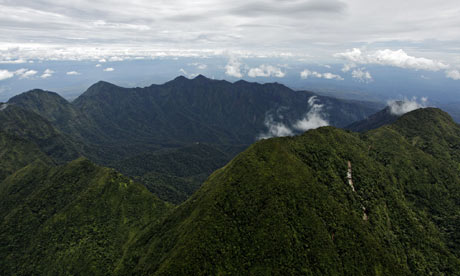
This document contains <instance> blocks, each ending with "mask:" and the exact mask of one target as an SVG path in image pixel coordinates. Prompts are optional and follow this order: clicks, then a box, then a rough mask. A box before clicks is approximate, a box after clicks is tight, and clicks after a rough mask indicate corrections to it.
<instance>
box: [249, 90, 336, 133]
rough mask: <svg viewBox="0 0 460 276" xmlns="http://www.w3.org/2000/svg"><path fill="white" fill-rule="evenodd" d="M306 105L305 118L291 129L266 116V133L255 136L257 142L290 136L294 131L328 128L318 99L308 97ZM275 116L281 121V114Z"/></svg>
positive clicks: (270, 116)
mask: <svg viewBox="0 0 460 276" xmlns="http://www.w3.org/2000/svg"><path fill="white" fill-rule="evenodd" d="M308 105H309V110H308V112H307V113H306V114H305V116H304V117H303V118H301V119H299V120H297V121H296V122H295V123H294V124H293V125H292V126H291V127H289V126H287V125H286V124H284V123H281V122H275V120H274V118H273V115H272V114H268V115H266V116H265V121H264V125H265V126H266V127H267V128H268V131H267V132H266V133H262V134H260V135H259V136H257V140H260V139H268V138H272V137H284V136H292V135H294V134H295V132H294V130H297V131H302V132H303V131H307V130H310V129H316V128H318V127H322V126H328V125H329V122H328V121H327V119H325V118H324V116H323V107H324V105H322V104H319V103H318V98H317V97H316V96H312V97H310V98H309V99H308ZM279 111H281V110H278V112H279ZM278 112H277V113H278ZM277 116H278V118H279V119H283V116H282V115H281V114H279V113H278V114H277Z"/></svg>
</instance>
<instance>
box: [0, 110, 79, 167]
mask: <svg viewBox="0 0 460 276" xmlns="http://www.w3.org/2000/svg"><path fill="white" fill-rule="evenodd" d="M0 135H2V136H3V137H9V138H4V139H9V140H16V141H17V142H18V143H20V141H27V142H24V143H27V144H29V145H28V147H29V148H30V149H31V148H32V147H35V148H36V149H38V150H40V151H41V152H43V153H44V154H46V155H47V156H49V157H51V158H52V159H53V161H54V162H56V163H64V162H67V161H71V160H73V159H75V158H77V157H79V156H80V152H81V150H80V148H81V147H83V146H82V145H81V144H80V143H78V142H77V141H76V140H74V139H73V138H71V137H70V136H68V135H66V134H64V133H62V132H61V131H59V130H58V129H57V128H55V127H54V126H53V124H51V123H50V122H49V121H47V120H46V119H44V118H42V117H41V116H40V115H38V114H37V113H35V112H32V111H29V110H25V109H23V108H21V107H18V106H16V105H15V104H8V106H7V107H6V108H4V109H2V110H0ZM18 143H16V142H14V143H5V144H4V145H3V146H2V147H1V148H0V150H3V151H4V150H6V151H11V147H13V145H14V144H18ZM32 145H33V146H32ZM31 150H32V149H31ZM32 151H35V150H32Z"/></svg>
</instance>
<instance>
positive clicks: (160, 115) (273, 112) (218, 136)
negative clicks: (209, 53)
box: [8, 75, 380, 203]
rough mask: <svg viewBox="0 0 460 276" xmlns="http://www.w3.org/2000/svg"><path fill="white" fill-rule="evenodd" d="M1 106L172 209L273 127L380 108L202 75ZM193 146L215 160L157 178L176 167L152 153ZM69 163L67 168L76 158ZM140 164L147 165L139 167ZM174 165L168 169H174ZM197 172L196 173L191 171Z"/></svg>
mask: <svg viewBox="0 0 460 276" xmlns="http://www.w3.org/2000/svg"><path fill="white" fill-rule="evenodd" d="M313 100H314V101H313ZM8 105H9V106H12V107H16V108H22V109H23V110H27V111H29V112H33V113H35V114H38V115H39V116H40V117H41V118H43V119H45V121H47V122H48V124H49V125H51V126H52V127H54V128H55V129H56V130H58V131H59V132H60V133H61V134H64V135H65V136H67V137H68V138H71V139H72V140H73V142H72V143H70V142H69V143H66V144H78V145H77V146H76V147H77V148H78V149H77V152H78V153H79V154H80V155H83V156H85V157H87V158H89V159H90V160H92V161H94V162H96V163H97V164H100V165H103V166H109V167H113V168H116V169H117V170H119V171H122V172H126V173H127V174H128V175H129V176H130V177H133V178H135V179H136V180H137V181H140V182H142V183H143V184H144V185H145V186H146V187H148V188H149V189H150V190H151V191H154V192H155V193H157V194H158V195H159V196H160V197H161V198H162V199H167V200H170V201H171V202H174V203H178V202H181V201H183V200H185V199H186V198H187V197H188V196H189V195H191V194H192V193H193V192H194V191H195V190H196V188H197V187H199V184H201V182H202V181H203V180H204V179H205V178H206V177H207V176H209V174H210V173H211V172H212V171H213V170H215V169H217V168H219V167H220V166H223V165H224V164H225V163H226V162H228V161H229V160H230V159H231V158H232V157H233V156H235V155H236V154H237V153H239V152H241V151H242V150H244V149H245V148H246V147H248V146H249V145H250V144H252V143H253V142H254V141H256V139H257V138H258V137H259V136H261V134H264V133H267V131H268V128H270V127H272V125H274V126H277V125H281V124H283V125H286V126H287V127H289V128H292V127H291V126H293V125H295V124H296V123H297V122H299V120H303V119H305V118H307V115H308V114H309V112H310V111H314V112H315V113H314V114H315V116H316V117H314V118H317V117H318V116H320V117H321V118H323V119H324V120H325V121H328V122H329V123H330V124H332V125H334V126H338V127H343V126H346V125H348V124H350V123H351V122H354V121H356V120H360V119H364V118H366V117H367V116H368V115H370V114H373V113H374V112H375V111H377V110H378V108H379V107H380V106H377V105H376V104H374V103H367V102H359V101H348V100H338V99H334V98H329V97H323V96H318V95H316V94H314V93H312V92H308V91H293V90H292V89H290V88H288V87H286V86H284V85H281V84H278V83H268V84H258V83H250V82H246V81H237V82H235V83H230V82H227V81H223V80H212V79H208V78H206V77H204V76H201V75H200V76H198V77H196V78H194V79H187V78H185V77H178V78H176V79H174V80H172V81H169V82H167V83H165V84H162V85H151V86H149V87H145V88H122V87H119V86H116V85H114V84H111V83H108V82H103V81H100V82H98V83H96V84H94V85H92V86H91V87H89V88H88V90H87V91H86V92H84V93H83V94H82V95H81V96H80V97H78V98H77V99H76V100H75V101H73V102H68V101H66V100H65V99H63V98H62V97H60V96H59V95H58V94H56V93H53V92H49V91H43V90H39V89H35V90H31V91H29V92H25V93H22V94H20V95H17V96H15V97H13V98H11V99H10V100H9V101H8ZM325 121H324V122H325ZM292 132H293V133H301V131H297V130H294V129H293V131H292ZM60 136H62V135H60ZM77 142H78V143H77ZM196 143H199V144H201V145H203V144H207V145H212V147H214V148H215V149H216V150H217V151H220V152H221V154H214V155H212V156H213V158H215V160H208V161H206V165H204V163H202V160H200V157H199V156H198V155H196V154H189V155H188V156H187V157H184V160H187V161H186V162H185V163H183V164H203V165H202V166H201V165H200V166H196V167H193V166H192V167H190V171H189V172H187V173H184V172H183V169H182V168H181V169H180V170H178V171H174V170H168V171H167V172H164V171H162V172H160V171H158V168H167V167H168V166H170V165H172V164H174V163H176V160H172V159H171V158H169V157H165V155H161V156H162V157H161V158H158V157H157V156H158V154H157V153H158V152H161V151H163V150H165V149H169V150H172V151H174V150H177V151H178V152H183V153H185V152H186V151H187V149H188V148H190V146H193V145H195V144H196ZM148 156H151V157H152V158H153V159H155V160H154V161H153V160H151V159H152V158H150V157H148ZM170 156H173V155H170ZM72 157H73V158H66V161H70V160H72V159H74V158H76V156H75V155H72ZM163 157H165V158H163ZM193 158H195V159H194V160H193ZM144 159H145V160H150V161H148V162H141V161H140V160H144ZM179 162H182V161H179ZM134 163H142V165H143V168H144V169H143V170H142V172H140V171H138V173H137V174H133V171H129V169H130V167H132V166H131V164H134ZM177 164H178V163H176V165H177ZM176 165H172V166H171V168H179V167H180V166H176ZM146 166H149V167H148V168H147V167H146ZM181 166H183V165H181ZM198 167H199V168H200V169H201V171H197V170H196V168H198ZM166 182H167V184H166Z"/></svg>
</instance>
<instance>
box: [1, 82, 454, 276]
mask: <svg viewBox="0 0 460 276" xmlns="http://www.w3.org/2000/svg"><path fill="white" fill-rule="evenodd" d="M174 82H175V83H176V82H179V83H182V82H184V83H185V84H184V88H183V89H185V90H186V89H189V90H187V91H188V93H191V94H193V93H199V89H198V88H196V91H195V92H193V91H194V90H190V89H191V88H186V87H188V86H192V87H194V86H197V87H199V85H202V83H204V82H212V83H213V82H217V83H218V84H219V85H222V86H224V85H226V84H225V82H219V81H212V80H208V79H205V78H203V77H199V78H197V79H195V80H185V79H182V78H179V79H176V80H175V81H174ZM186 84H188V86H187V85H186ZM97 85H102V86H103V87H107V84H106V83H99V84H97ZM167 85H168V83H167V84H165V85H163V86H161V87H162V89H166V88H165V87H167ZM169 85H170V84H169ZM177 85H178V84H177V83H176V84H175V86H177ZM233 85H237V86H238V85H242V86H245V85H255V87H254V89H256V87H259V88H257V89H262V88H261V87H265V88H263V89H267V90H263V93H262V92H261V93H262V94H264V93H265V94H267V93H268V94H270V93H275V92H273V91H272V92H270V91H271V90H270V89H272V88H273V87H278V86H279V85H278V84H268V85H256V84H249V83H246V82H238V83H236V84H233ZM110 89H112V88H110ZM113 89H114V90H110V91H116V90H117V89H119V88H116V89H115V88H113ZM120 89H122V88H120ZM146 89H147V88H146ZM202 89H205V88H202ZM247 89H248V90H247V91H248V92H247V93H250V92H249V88H247ZM257 89H256V90H257ZM135 90H136V89H135ZM138 90H139V91H138V92H135V93H134V92H133V93H134V94H136V93H138V94H136V96H135V97H134V98H137V97H145V96H144V95H143V93H145V94H148V93H153V92H148V91H147V90H142V89H140V88H139V89H138ZM102 91H103V89H102ZM110 91H106V92H104V93H105V94H104V93H103V94H104V96H101V98H100V99H99V100H95V99H94V98H92V100H91V101H90V102H91V103H92V104H94V103H96V102H98V101H99V102H100V106H99V107H97V108H96V107H93V109H91V108H89V107H88V106H91V105H89V104H88V105H87V107H88V109H87V110H86V111H85V112H83V111H82V109H80V107H78V106H77V104H76V103H71V104H69V103H67V102H62V101H60V100H58V96H57V95H56V94H53V93H46V94H44V95H46V96H44V97H43V98H42V97H41V95H42V94H43V93H45V92H43V91H33V92H30V93H25V94H22V95H20V96H18V97H17V98H14V99H12V100H11V102H10V105H9V106H7V107H6V108H4V109H2V110H0V119H1V120H0V157H1V159H0V275H267V274H268V275H457V274H460V234H459V233H460V229H459V228H460V217H459V214H460V127H459V126H458V125H457V124H456V123H454V122H453V120H452V119H451V118H450V117H449V115H447V114H446V113H444V112H443V111H441V110H439V109H434V108H427V109H420V110H416V111H413V112H410V113H408V114H406V115H403V116H401V117H400V118H398V119H397V120H396V121H394V122H393V123H391V124H388V123H389V122H387V121H385V120H376V122H377V124H380V122H381V121H385V123H384V124H383V126H381V127H379V128H376V129H373V128H375V124H374V123H373V124H370V125H372V127H370V128H371V129H373V130H371V131H367V132H364V133H355V132H350V131H346V130H341V129H337V128H335V127H323V128H319V129H317V130H312V131H308V132H306V133H304V134H302V135H300V136H296V137H287V138H275V139H269V140H262V141H259V142H257V143H255V144H253V145H252V146H250V147H249V148H248V149H247V150H245V151H244V152H242V153H240V154H238V155H237V156H236V157H235V158H234V159H233V160H232V161H230V162H229V163H227V165H225V166H224V164H225V163H226V161H227V160H228V159H230V158H232V157H233V156H234V155H235V154H236V153H238V152H239V151H241V149H242V148H241V147H244V146H245V142H244V140H243V138H242V137H244V133H245V131H244V127H243V125H244V122H240V123H239V124H240V125H242V127H241V132H239V131H240V130H239V128H236V127H234V129H232V131H234V133H231V132H230V131H229V133H228V135H223V136H220V137H221V138H219V140H209V141H207V142H208V143H203V142H202V141H195V142H193V141H192V140H191V141H187V140H186V137H185V136H184V137H185V138H184V137H183V138H180V137H181V135H178V134H177V133H176V134H174V135H171V136H170V138H168V139H167V138H164V137H163V138H161V137H162V135H165V134H166V133H167V128H165V130H164V131H165V132H164V134H162V133H161V131H160V130H161V128H160V127H159V128H158V130H159V133H158V134H156V136H152V140H151V141H149V140H148V139H147V138H148V137H149V135H150V134H149V133H153V128H152V129H150V127H152V125H150V124H149V122H151V121H152V120H154V117H148V116H147V118H148V119H146V121H145V122H142V121H140V119H139V117H137V115H136V116H135V115H130V114H131V113H133V112H134V113H135V112H136V110H134V108H132V109H131V111H127V110H128V108H129V107H130V106H131V105H130V104H127V103H126V104H125V102H126V100H127V99H128V98H129V97H125V98H123V97H124V96H123V95H121V94H120V95H118V94H117V97H114V98H113V99H111V98H110ZM123 91H124V92H122V91H121V90H120V91H118V92H116V93H128V94H130V93H131V92H132V90H129V91H131V92H128V91H125V90H123ZM155 91H157V90H155ZM158 91H160V90H158ZM161 91H163V90H161ZM161 91H160V92H161ZM165 91H166V90H165ZM167 91H169V92H164V91H163V93H165V94H164V97H166V98H168V95H169V94H168V93H173V92H174V91H175V90H174V89H171V90H167ZM171 91H172V92H171ZM177 91H178V90H177ZM177 91H176V92H174V93H179V92H177ZM216 91H217V90H216ZM218 91H220V90H218ZM243 91H246V90H243ZM87 93H88V92H87ZM99 93H100V92H97V93H96V92H91V93H89V94H88V95H86V96H88V97H90V98H91V97H95V95H96V96H97V95H99ZM155 93H157V92H155ZM158 93H159V92H158ZM222 93H223V94H225V93H224V92H222ZM276 93H280V94H277V95H278V96H280V95H281V96H280V97H279V98H278V99H279V100H280V101H281V100H282V99H283V97H282V95H284V94H283V93H284V92H283V93H281V92H276ZM276 93H275V94H276ZM286 93H291V92H286ZM292 93H300V94H299V95H302V93H305V95H306V94H308V92H292ZM85 94H86V93H85ZM94 94H95V95H94ZM262 94H261V95H262ZM206 95H207V96H209V95H217V92H215V94H213V92H209V93H208V94H206ZM86 96H85V97H86ZM182 96H183V95H181V96H180V97H182ZM195 96H196V95H195ZM245 96H246V94H244V95H240V96H239V97H240V98H241V97H245ZM296 96H297V95H296ZM34 97H35V98H34ZM37 97H38V98H39V99H40V100H39V99H37ZM97 97H99V96H97ZM119 97H121V98H122V99H124V100H123V101H122V102H121V103H116V102H112V103H113V104H112V105H111V106H110V107H108V106H104V104H105V103H106V102H110V101H116V100H117V99H119ZM149 97H150V96H149ZM177 97H179V96H177ZM215 97H217V96H215ZM270 97H271V96H270ZM286 97H287V96H286ZM305 97H306V96H305ZM48 98H50V99H48ZM173 98H174V99H175V97H173ZM202 98H205V97H202ZM211 98H212V97H211ZM288 98H289V97H288ZM46 99H48V100H46ZM51 99H52V100H51ZM143 99H145V98H143ZM246 99H247V98H246ZM306 99H308V97H306ZM182 100H184V99H182ZM322 100H324V101H326V100H327V99H324V98H323V99H322ZM36 101H37V102H40V104H35V105H34V104H33V103H34V102H36ZM169 101H173V99H171V98H170V99H169ZM190 101H191V102H188V105H185V104H184V105H183V106H181V108H183V109H184V110H183V111H180V110H179V109H177V110H176V112H177V114H180V113H181V112H183V113H184V114H186V116H185V115H184V116H185V117H187V116H191V113H187V112H189V111H188V109H187V108H192V107H193V106H195V107H196V106H200V104H199V103H196V104H195V105H193V104H190V103H193V100H192V99H190ZM203 101H205V100H203ZM225 101H227V102H228V103H231V100H230V99H227V98H225ZM245 101H246V100H245ZM245 101H242V103H239V102H238V104H236V103H235V106H237V105H238V106H239V107H238V108H240V107H241V106H244V104H243V103H244V102H245ZM291 101H292V99H291ZM25 102H27V103H28V105H26V104H25ZM152 102H153V103H154V104H158V105H159V106H163V105H164V103H163V104H159V102H161V101H160V100H159V99H155V101H152ZM152 102H149V103H148V105H149V106H150V105H153V104H152ZM166 102H168V101H166ZM179 102H180V101H179ZM273 102H276V101H275V100H273ZM140 103H141V101H139V102H136V101H135V100H133V103H132V104H133V105H134V104H136V105H138V104H140ZM252 104H253V105H254V104H255V102H252ZM341 104H342V103H340V104H338V105H336V107H337V108H338V109H340V108H339V107H340V106H341ZM348 104H350V103H344V104H343V106H342V107H343V108H345V109H346V108H348V107H349V106H348ZM47 105H50V107H53V106H54V109H53V108H48V107H46V106H47ZM117 105H118V106H122V107H123V108H120V109H116V110H115V111H113V113H110V112H112V111H110V112H109V111H107V110H111V108H113V107H114V106H117ZM85 106H86V105H85ZM225 106H226V105H222V108H223V109H221V110H220V111H218V110H219V109H217V111H213V112H214V113H213V114H214V115H215V116H218V114H219V112H225V111H224V110H225V109H224V107H225ZM166 107H167V108H166ZM355 107H356V106H355ZM138 108H139V109H142V108H141V107H138ZM149 108H150V107H149ZM172 108H173V105H165V108H164V114H163V115H161V114H160V113H158V114H160V115H161V116H163V118H168V119H167V120H166V119H165V121H168V122H174V120H172V119H171V118H174V116H172V117H169V115H168V116H167V115H166V114H170V113H171V114H172V113H174V112H173V111H171V109H172ZM208 108H211V106H209V107H208ZM248 108H249V107H248ZM278 108H281V107H275V109H274V110H275V112H277V110H278ZM26 109H27V110H26ZM147 109H148V108H147ZM147 109H146V110H145V112H147ZM167 109H168V110H167ZM255 109H257V107H254V110H255ZM53 110H54V111H53ZM91 110H92V111H91ZM98 110H99V111H98ZM100 110H106V111H104V112H108V113H107V114H111V115H114V116H115V115H116V112H127V113H126V114H125V115H126V116H128V119H129V118H131V119H132V118H137V119H135V120H134V119H132V120H131V121H129V123H124V122H123V121H122V119H121V118H118V119H117V118H116V119H114V120H113V121H112V120H110V118H111V117H107V118H105V120H107V121H108V122H107V123H110V125H108V126H104V125H103V124H102V123H101V122H99V120H103V119H104V118H103V116H102V115H100V117H98V116H99V115H94V114H93V113H96V114H97V113H98V112H100ZM199 110H201V109H199V108H198V109H197V111H196V112H198V111H199ZM234 110H239V111H238V112H243V110H244V109H237V108H236V107H235V109H234ZM279 110H283V108H281V109H279ZM200 112H205V111H200ZM235 112H236V111H235ZM247 112H249V111H247ZM265 112H267V111H265ZM268 112H270V111H268ZM289 112H290V111H289ZM289 112H287V113H283V118H285V119H286V120H289V118H290V117H289V116H288V114H289ZM60 113H62V114H67V115H66V118H64V119H63V117H64V116H63V117H62V118H61V117H60V115H59V114H60ZM39 114H40V115H39ZM83 114H84V115H83ZM91 114H93V115H91ZM101 114H102V113H101ZM261 114H262V113H261ZM160 115H158V116H160ZM342 115H343V113H342ZM129 116H131V117H129ZM149 116H150V115H149ZM161 116H160V117H161ZM197 116H198V117H196V118H195V119H196V122H205V119H203V118H201V117H202V116H205V115H203V114H198V115H197ZM238 116H243V115H238ZM337 116H338V115H337ZM343 116H345V115H343ZM331 117H332V115H331ZM331 117H330V120H331V121H332V119H331ZM383 117H385V116H383ZM292 118H296V117H295V116H293V117H292ZM240 119H245V118H243V117H241V118H240ZM246 119H247V118H246ZM209 120H211V118H209ZM229 120H230V119H229ZM215 121H216V122H218V123H220V124H222V125H216V126H214V125H212V124H211V123H209V122H208V123H209V124H208V123H206V124H204V123H203V125H207V128H208V129H209V131H211V132H209V133H212V132H214V131H216V130H217V129H219V128H221V127H222V126H224V123H225V120H224V119H222V120H221V121H219V119H218V118H215ZM158 122H159V121H157V123H158ZM288 122H289V121H288ZM233 123H238V121H234V122H233ZM104 124H105V123H104ZM123 124H127V125H126V127H128V125H129V124H138V126H142V127H143V128H142V130H137V131H138V132H136V134H129V133H125V134H122V133H121V131H123V127H124V126H123ZM187 124H188V125H187V126H186V127H191V129H194V128H195V127H198V126H199V125H195V126H194V125H193V124H192V123H190V122H187ZM66 126H67V128H66ZM82 126H85V127H83V128H82ZM176 126H178V125H176ZM144 127H145V128H144ZM200 128H201V126H200V127H198V128H196V129H200ZM83 129H86V130H89V131H87V133H93V134H94V135H95V136H98V134H97V133H98V131H100V132H101V133H104V132H105V131H109V130H110V129H112V130H113V132H111V133H110V135H108V134H105V135H106V136H101V137H95V138H94V139H93V138H91V137H90V136H88V135H89V134H85V133H84V132H83ZM117 129H119V130H117ZM149 129H150V130H149ZM92 130H94V132H93V131H92ZM118 131H120V132H119V134H120V136H117V133H118ZM133 131H135V130H134V129H133ZM151 131H152V132H151ZM181 131H182V130H181ZM248 131H249V128H248ZM142 132H144V134H145V135H146V136H142ZM179 132H180V131H178V133H179ZM192 133H193V131H192ZM215 133H218V132H215ZM248 133H249V132H248ZM254 133H258V132H256V131H254ZM196 134H197V135H198V131H196ZM130 135H132V137H130ZM158 137H160V138H161V139H160V138H158ZM165 137H166V136H165ZM231 137H234V138H235V140H233V138H231ZM98 139H99V140H98ZM163 139H165V140H163ZM159 141H163V142H162V143H159ZM196 142H199V143H196ZM111 149H113V150H112V151H110V150H111ZM107 151H109V152H108V153H107ZM103 153H106V155H104V154H103ZM81 155H83V156H87V157H89V158H90V159H92V160H94V161H96V162H99V163H102V164H109V165H111V166H112V167H115V168H117V169H118V170H119V171H121V172H122V173H124V174H125V175H127V176H129V177H131V179H130V178H127V177H125V176H123V175H122V174H120V173H118V172H117V171H115V170H114V169H109V168H104V167H101V166H98V165H95V164H94V163H93V162H92V161H89V160H88V159H86V158H84V157H79V158H77V157H78V156H81ZM75 158H76V159H75ZM72 159H75V160H74V161H71V162H68V161H69V160H72ZM348 162H350V163H351V167H352V180H353V187H352V186H350V184H349V179H348V178H347V172H348ZM219 168H220V169H219ZM216 169H217V170H216ZM214 170H215V171H214ZM212 171H214V173H212V174H211V172H212ZM209 174H211V176H210V177H209V178H207V180H206V181H205V183H204V184H203V185H201V186H200V184H201V181H202V180H203V179H205V178H206V176H207V175H209ZM141 183H142V184H144V185H145V186H147V188H148V189H147V188H146V187H144V185H142V184H141ZM196 189H198V190H197V191H196V192H194V191H195V190H196ZM149 190H150V191H153V193H151V192H150V191H149ZM155 194H156V195H155ZM157 195H158V196H159V197H161V199H159V198H158V197H157ZM162 199H163V200H162ZM164 200H166V201H170V202H174V203H177V205H176V206H174V205H172V204H170V203H166V202H165V201H164ZM181 202H182V203H181Z"/></svg>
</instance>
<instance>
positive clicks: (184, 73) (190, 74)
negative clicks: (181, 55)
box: [179, 68, 198, 79]
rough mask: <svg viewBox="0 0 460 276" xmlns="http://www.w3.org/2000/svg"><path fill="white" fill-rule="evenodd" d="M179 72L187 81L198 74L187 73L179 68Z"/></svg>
mask: <svg viewBox="0 0 460 276" xmlns="http://www.w3.org/2000/svg"><path fill="white" fill-rule="evenodd" d="M179 72H181V73H182V74H183V75H184V76H186V77H187V78H189V79H192V78H194V77H196V76H198V74H194V73H188V72H187V71H185V70H184V68H181V69H180V70H179Z"/></svg>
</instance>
